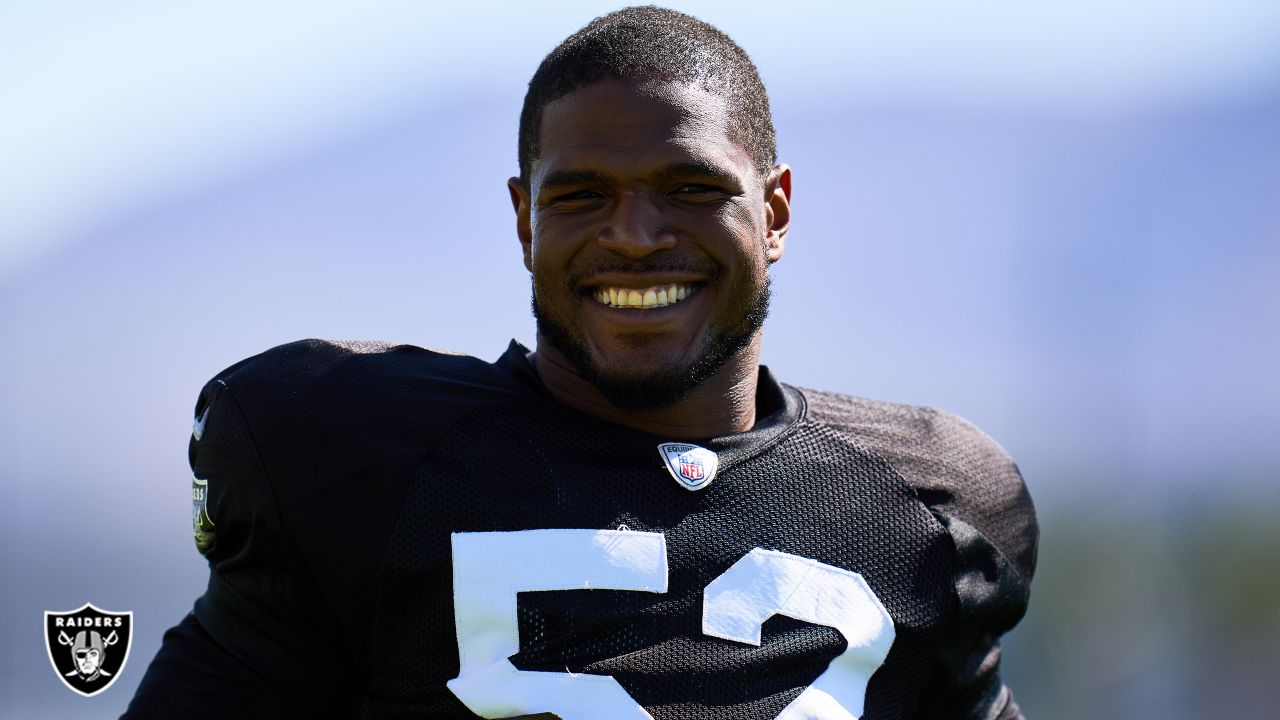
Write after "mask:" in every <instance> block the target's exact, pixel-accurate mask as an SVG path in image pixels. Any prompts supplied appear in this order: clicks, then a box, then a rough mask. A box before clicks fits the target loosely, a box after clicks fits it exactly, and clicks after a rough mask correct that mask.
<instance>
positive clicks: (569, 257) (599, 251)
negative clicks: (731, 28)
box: [511, 80, 790, 409]
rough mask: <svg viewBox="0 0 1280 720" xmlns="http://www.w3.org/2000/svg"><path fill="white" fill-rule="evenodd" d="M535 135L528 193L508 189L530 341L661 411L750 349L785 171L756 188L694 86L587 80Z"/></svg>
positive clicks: (741, 152)
mask: <svg viewBox="0 0 1280 720" xmlns="http://www.w3.org/2000/svg"><path fill="white" fill-rule="evenodd" d="M540 140H541V143H540V144H541V152H540V157H539V158H537V159H536V160H535V162H534V163H533V165H532V169H531V171H530V178H529V185H530V187H529V191H528V192H527V193H526V192H525V191H524V188H523V187H522V186H520V185H519V183H518V182H514V181H513V182H512V183H511V189H512V200H513V202H514V203H515V205H516V209H517V215H518V222H519V223H520V226H521V227H520V235H521V241H522V243H523V244H524V253H525V264H526V266H527V267H528V268H529V270H530V271H531V272H532V273H533V303H534V313H535V316H536V317H537V320H538V331H539V337H540V339H541V340H543V341H545V342H547V343H549V344H550V345H551V346H552V347H554V348H555V349H556V350H557V351H559V352H560V354H561V355H563V356H564V357H565V358H566V359H567V360H568V361H569V362H571V363H572V364H573V365H574V367H575V369H576V370H577V371H578V373H579V374H580V375H582V376H583V377H585V378H586V379H587V380H589V381H590V382H591V383H592V384H593V385H595V386H596V387H597V388H598V389H599V390H600V391H601V392H602V393H603V394H604V396H605V398H606V399H608V400H609V401H610V402H611V403H613V404H614V405H616V406H618V407H621V408H624V409H652V408H660V407H665V406H667V405H669V404H671V403H672V402H674V401H675V400H677V399H679V397H680V396H681V395H682V394H683V393H684V392H685V391H687V390H688V389H690V388H691V387H693V386H695V385H697V384H699V383H701V382H702V381H704V380H706V379H707V378H708V377H710V376H711V375H712V374H713V373H714V372H715V371H716V370H717V369H718V368H719V367H720V366H721V365H722V364H723V363H724V362H725V361H726V360H727V359H729V358H730V357H732V356H733V355H734V354H735V353H737V352H739V351H740V350H742V348H744V347H746V346H747V345H748V344H750V343H752V342H753V341H754V340H755V338H756V336H757V331H758V330H759V328H760V326H761V324H762V323H763V322H764V316H765V314H766V312H767V308H768V287H769V274H768V266H769V264H770V263H772V262H774V261H776V260H777V259H778V258H779V257H780V256H781V254H782V241H783V237H784V235H785V231H786V221H787V219H788V213H787V207H786V197H785V195H786V193H789V189H790V177H789V174H788V175H786V177H785V178H784V179H780V174H781V173H783V172H785V170H784V169H779V170H775V172H773V173H772V174H771V175H769V176H768V177H765V178H762V177H761V176H760V174H759V173H758V172H757V171H756V170H755V168H754V164H753V162H752V159H751V157H750V155H749V154H748V153H747V151H746V150H745V149H744V148H743V147H742V146H741V145H740V144H739V143H738V142H736V141H735V140H733V139H732V138H731V137H730V134H729V123H728V118H727V114H726V106H725V102H724V100H723V99H722V98H720V97H719V96H717V95H714V94H711V93H708V92H706V91H703V90H701V89H699V88H697V87H695V86H692V85H684V84H646V85H642V86H635V85H631V84H628V83H624V82H621V81H617V80H602V81H599V82H596V83H594V84H592V85H589V86H587V87H584V88H581V89H579V90H577V91H574V92H573V93H570V94H569V95H566V96H565V97H563V98H560V99H559V100H556V101H555V102H552V103H550V104H548V105H547V107H546V108H545V110H544V114H543V120H542V131H541V138H540ZM780 186H785V188H786V190H785V192H784V191H778V190H777V188H778V187H780ZM522 204H523V205H524V213H522V210H521V206H522ZM525 213H527V214H525Z"/></svg>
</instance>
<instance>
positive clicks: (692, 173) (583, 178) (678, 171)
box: [540, 161, 741, 190]
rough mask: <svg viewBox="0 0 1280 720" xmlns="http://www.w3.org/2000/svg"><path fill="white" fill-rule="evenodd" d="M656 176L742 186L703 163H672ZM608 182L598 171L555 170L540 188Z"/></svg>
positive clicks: (661, 179)
mask: <svg viewBox="0 0 1280 720" xmlns="http://www.w3.org/2000/svg"><path fill="white" fill-rule="evenodd" d="M654 174H655V176H656V177H657V179H658V180H659V181H662V182H669V181H671V180H674V179H678V178H687V177H705V178H710V179H712V180H715V181H717V182H721V183H724V184H726V185H730V186H733V187H736V186H738V185H739V184H741V183H740V179H739V178H738V177H737V176H736V175H734V174H733V173H731V172H729V171H727V170H725V169H723V168H719V167H716V166H715V165H710V164H708V163H701V162H690V161H685V162H677V163H671V164H670V165H664V166H662V167H661V168H659V169H658V171H657V172H656V173H654ZM606 182H608V178H607V177H606V176H605V174H604V173H602V172H599V171H596V170H555V171H553V172H551V173H549V174H548V175H547V176H546V177H544V178H542V182H541V183H540V187H541V188H543V189H552V190H554V189H557V188H562V187H574V186H579V185H599V184H604V183H606Z"/></svg>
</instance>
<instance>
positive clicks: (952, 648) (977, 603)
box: [804, 390, 1039, 720]
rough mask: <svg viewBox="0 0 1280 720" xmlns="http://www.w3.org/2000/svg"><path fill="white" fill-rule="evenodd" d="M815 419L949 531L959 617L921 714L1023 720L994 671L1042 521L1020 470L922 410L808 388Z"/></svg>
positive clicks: (1018, 610)
mask: <svg viewBox="0 0 1280 720" xmlns="http://www.w3.org/2000/svg"><path fill="white" fill-rule="evenodd" d="M804 394H805V398H806V401H807V403H808V412H809V414H810V416H811V417H813V418H815V419H817V420H819V421H822V422H826V423H830V424H832V425H834V426H836V427H838V428H839V429H841V430H842V431H844V432H846V433H848V434H849V436H850V437H851V439H852V440H853V441H854V442H855V443H857V444H858V445H860V446H861V447H863V448H865V449H867V450H869V451H870V452H872V453H875V454H877V455H879V456H881V457H883V458H885V459H886V460H887V461H888V462H889V463H890V464H891V465H893V467H894V469H895V470H896V471H897V472H898V473H899V474H900V475H901V476H902V478H903V480H905V481H906V483H907V484H908V485H909V486H910V487H911V489H912V490H913V491H914V492H915V493H916V496H917V497H918V498H919V499H920V501H921V502H922V503H923V504H924V505H925V506H926V507H927V508H928V509H929V511H930V512H931V513H932V514H933V516H934V518H935V519H936V520H937V521H938V522H939V523H940V524H941V525H942V526H943V528H944V529H945V530H946V531H947V533H948V534H949V535H950V538H951V541H952V544H953V545H954V547H955V567H956V572H955V576H954V581H953V586H954V590H955V595H956V600H957V607H958V612H959V617H958V618H957V622H956V624H955V631H954V633H953V635H952V637H951V638H949V640H948V642H947V643H946V644H945V646H944V648H943V650H942V652H941V653H940V654H939V656H938V659H937V662H936V663H935V666H934V668H933V670H932V672H931V673H930V677H929V680H928V683H927V686H926V688H925V691H924V693H923V695H922V698H923V699H922V701H921V706H920V708H919V711H918V713H917V714H918V716H919V717H928V718H963V719H965V720H978V719H981V720H1009V719H1011V718H1020V717H1021V711H1020V710H1019V708H1018V705H1017V704H1016V703H1015V702H1014V701H1013V694H1012V692H1010V690H1009V688H1008V687H1006V686H1005V684H1004V682H1003V681H1002V679H1001V677H1000V642H999V639H1000V636H1001V635H1002V634H1004V633H1005V632H1008V631H1009V630H1010V629H1011V628H1013V626H1014V625H1016V624H1017V623H1018V621H1019V620H1020V619H1021V618H1022V616H1023V614H1025V612H1026V609H1027V602H1028V599H1029V597H1030V589H1031V577H1032V575H1033V574H1034V572H1035V564H1036V550H1037V545H1038V543H1039V527H1038V525H1037V523H1036V515H1035V507H1034V506H1033V505H1032V503H1031V497H1030V495H1029V494H1028V493H1027V488H1026V485H1025V483H1024V482H1023V480H1022V474H1021V472H1020V471H1019V470H1018V466H1017V465H1016V464H1015V463H1014V461H1013V459H1012V458H1010V457H1009V454H1008V453H1006V452H1005V450H1004V449H1003V448H1002V447H1000V445H999V444H997V443H996V441H995V440H993V439H991V438H990V437H989V436H988V435H987V434H986V433H984V432H982V431H981V430H980V429H978V428H977V427H976V426H974V425H973V424H972V423H970V422H968V421H967V420H964V419H962V418H960V417H957V416H955V415H951V414H949V413H946V412H942V411H940V410H936V409H934V408H928V407H918V406H913V405H902V404H897V403H887V402H881V401H875V400H867V399H864V398H855V397H850V396H847V395H841V394H837V393H828V392H822V391H815V390H805V391H804Z"/></svg>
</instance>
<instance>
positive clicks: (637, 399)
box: [578, 367, 693, 412]
mask: <svg viewBox="0 0 1280 720" xmlns="http://www.w3.org/2000/svg"><path fill="white" fill-rule="evenodd" d="M584 370H586V372H583V371H584ZM578 371H579V373H581V374H583V376H584V377H585V378H586V380H587V381H588V382H590V383H591V384H592V385H593V386H594V387H595V388H596V390H598V391H600V394H601V395H603V396H604V399H605V400H608V401H609V404H610V405H613V406H614V407H616V408H618V409H619V410H627V411H630V412H643V411H647V410H661V409H663V408H666V407H670V406H671V405H674V404H675V403H676V402H677V401H678V400H680V399H681V398H683V397H684V396H685V394H686V393H687V392H688V391H689V389H690V388H691V387H692V385H693V383H691V382H690V375H689V372H688V371H687V370H685V369H678V370H667V371H662V372H645V373H634V372H609V371H606V370H601V369H600V368H598V367H590V368H582V367H579V368H578Z"/></svg>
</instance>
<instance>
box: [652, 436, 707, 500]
mask: <svg viewBox="0 0 1280 720" xmlns="http://www.w3.org/2000/svg"><path fill="white" fill-rule="evenodd" d="M658 454H660V455H662V462H663V463H664V464H665V465H666V466H667V472H669V473H671V477H673V478H675V479H676V482H678V483H680V486H681V487H683V488H684V489H686V490H701V489H703V488H705V487H706V486H708V485H710V484H711V481H712V480H715V479H716V468H718V467H719V465H720V458H719V457H717V456H716V454H715V453H713V452H711V451H710V450H708V449H706V448H704V447H698V446H697V445H690V444H689V443H674V442H667V443H661V444H660V445H658Z"/></svg>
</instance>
